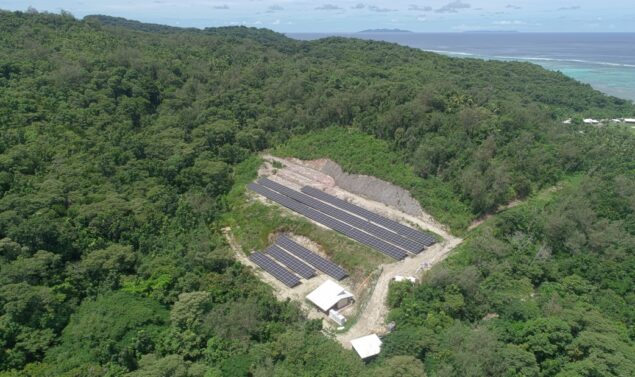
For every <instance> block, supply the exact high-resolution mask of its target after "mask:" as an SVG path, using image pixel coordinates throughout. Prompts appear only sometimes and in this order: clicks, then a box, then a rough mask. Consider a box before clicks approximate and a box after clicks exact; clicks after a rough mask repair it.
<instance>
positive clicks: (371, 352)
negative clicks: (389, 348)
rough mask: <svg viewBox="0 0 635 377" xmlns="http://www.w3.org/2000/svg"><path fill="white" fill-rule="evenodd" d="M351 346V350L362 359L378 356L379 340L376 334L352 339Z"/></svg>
mask: <svg viewBox="0 0 635 377" xmlns="http://www.w3.org/2000/svg"><path fill="white" fill-rule="evenodd" d="M351 345H353V349H354V350H355V352H357V354H358V355H359V357H361V358H362V359H366V358H368V357H371V356H375V355H378V354H379V352H380V351H381V339H379V337H378V336H377V334H370V335H366V336H362V337H361V338H357V339H353V340H351Z"/></svg>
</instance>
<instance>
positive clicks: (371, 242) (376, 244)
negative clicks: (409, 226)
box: [247, 183, 407, 260]
mask: <svg viewBox="0 0 635 377" xmlns="http://www.w3.org/2000/svg"><path fill="white" fill-rule="evenodd" d="M247 187H249V189H251V190H253V191H255V192H257V193H259V194H261V195H262V196H264V197H266V198H268V199H270V200H273V201H274V202H276V203H278V204H281V205H283V206H285V207H287V208H289V209H291V210H293V211H296V212H298V213H299V214H301V215H304V216H306V217H308V218H309V219H311V220H313V221H315V222H318V223H320V224H322V225H324V226H326V227H329V228H331V229H333V230H335V231H337V232H340V233H342V234H344V235H345V236H348V237H350V238H352V239H354V240H356V241H358V242H361V243H363V244H365V245H368V246H370V247H373V248H375V249H376V250H379V251H381V252H382V253H384V254H386V255H388V256H391V257H393V258H395V259H397V260H402V259H404V258H405V257H406V255H407V254H406V252H405V251H403V250H402V249H400V248H398V247H397V246H395V245H392V244H390V243H388V242H386V241H383V240H381V239H379V238H377V237H375V236H371V235H370V234H368V233H364V232H362V231H361V230H359V229H357V228H353V227H351V226H350V225H348V224H345V223H343V222H341V221H339V220H336V219H334V218H332V217H329V216H326V215H325V214H323V213H322V212H319V211H317V210H315V209H313V208H311V207H309V206H307V205H305V204H302V203H300V202H298V201H297V200H294V199H291V198H289V197H288V196H284V195H282V194H279V193H277V192H275V191H273V190H270V189H268V188H266V187H264V186H262V185H259V184H257V183H250V184H249V185H248V186H247Z"/></svg>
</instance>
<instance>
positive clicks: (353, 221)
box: [258, 178, 425, 254]
mask: <svg viewBox="0 0 635 377" xmlns="http://www.w3.org/2000/svg"><path fill="white" fill-rule="evenodd" d="M258 183H259V184H261V185H263V186H265V187H268V188H270V189H272V190H275V191H278V192H279V193H281V194H283V195H286V196H288V197H290V198H292V199H295V200H297V201H299V202H301V203H303V204H306V205H308V206H309V207H312V208H314V209H316V210H318V211H320V212H322V213H324V214H326V215H329V216H331V217H334V218H336V219H338V220H341V221H343V222H345V223H348V224H350V225H352V226H354V227H356V228H358V229H361V230H363V231H364V232H366V233H369V234H371V235H373V236H376V237H377V238H381V239H383V240H386V241H388V242H390V243H392V244H395V245H397V246H399V247H400V248H402V249H404V250H406V251H409V252H411V253H414V254H418V253H420V252H421V251H423V250H424V249H425V245H424V244H423V243H420V242H417V241H414V240H411V239H409V238H406V237H404V236H402V235H400V234H397V233H395V232H393V231H391V230H388V229H386V228H382V227H380V226H378V225H375V224H373V223H371V222H369V221H368V220H366V219H363V218H361V217H358V216H355V215H352V214H350V213H348V212H345V211H342V210H341V209H339V208H336V207H333V206H332V205H330V204H327V203H324V202H322V201H320V200H317V199H315V198H313V197H311V196H309V195H306V194H303V193H301V192H299V191H295V190H292V189H290V188H288V187H286V186H283V185H281V184H279V183H276V182H274V181H272V180H269V179H267V178H263V179H260V180H259V181H258Z"/></svg>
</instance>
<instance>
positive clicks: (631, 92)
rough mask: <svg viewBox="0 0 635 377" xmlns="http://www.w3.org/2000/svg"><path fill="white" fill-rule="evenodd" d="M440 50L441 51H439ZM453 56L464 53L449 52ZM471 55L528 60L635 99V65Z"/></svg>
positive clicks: (604, 89)
mask: <svg viewBox="0 0 635 377" xmlns="http://www.w3.org/2000/svg"><path fill="white" fill-rule="evenodd" d="M439 52H440V51H439ZM447 55H452V56H463V57H465V56H466V55H464V54H456V53H447ZM469 56H470V57H478V58H483V59H494V60H516V61H528V62H531V63H535V64H538V65H540V66H542V67H544V68H546V69H549V70H552V71H559V72H562V73H563V74H565V75H567V76H569V77H571V78H574V79H576V80H578V81H580V82H583V83H586V84H590V85H591V86H592V87H593V88H595V89H597V90H599V91H601V92H603V93H606V94H608V95H612V96H615V97H619V98H624V99H628V100H631V101H635V65H630V64H619V63H617V64H614V63H605V62H597V63H596V62H576V61H564V60H544V59H535V58H509V57H497V56H478V55H473V54H470V55H469Z"/></svg>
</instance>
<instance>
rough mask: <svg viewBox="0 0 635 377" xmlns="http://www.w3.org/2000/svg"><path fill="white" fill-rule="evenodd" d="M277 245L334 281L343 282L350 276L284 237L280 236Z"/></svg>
mask: <svg viewBox="0 0 635 377" xmlns="http://www.w3.org/2000/svg"><path fill="white" fill-rule="evenodd" d="M276 243H277V244H278V245H279V246H281V247H283V248H284V249H286V250H287V251H288V252H289V253H291V254H293V255H295V256H296V257H298V258H301V259H303V260H304V261H306V262H307V263H309V264H311V265H312V266H313V267H315V268H317V269H318V270H320V271H322V272H324V273H325V274H327V275H329V276H331V277H333V278H334V279H337V280H342V279H344V278H345V277H347V276H348V273H346V270H344V269H343V268H342V267H340V266H338V265H336V264H335V263H333V262H331V261H330V260H327V259H324V258H322V257H321V256H319V255H317V254H315V253H314V252H312V251H311V250H309V249H307V248H305V247H304V246H302V245H300V244H298V243H297V242H295V241H293V240H291V239H290V238H288V237H286V236H284V235H279V236H278V239H277V240H276Z"/></svg>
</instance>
